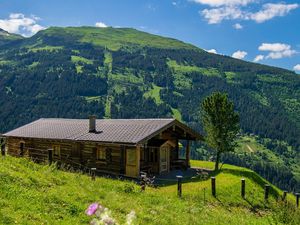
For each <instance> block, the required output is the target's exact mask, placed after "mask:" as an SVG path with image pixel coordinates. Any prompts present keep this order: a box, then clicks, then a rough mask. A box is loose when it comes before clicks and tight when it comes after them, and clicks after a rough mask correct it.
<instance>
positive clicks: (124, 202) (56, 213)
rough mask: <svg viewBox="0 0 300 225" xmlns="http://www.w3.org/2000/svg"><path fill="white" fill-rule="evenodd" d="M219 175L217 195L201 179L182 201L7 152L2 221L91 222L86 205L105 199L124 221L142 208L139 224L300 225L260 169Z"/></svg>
mask: <svg viewBox="0 0 300 225" xmlns="http://www.w3.org/2000/svg"><path fill="white" fill-rule="evenodd" d="M192 163H193V164H194V165H196V166H207V167H210V166H212V164H211V163H208V162H200V161H193V162H192ZM242 177H244V178H246V182H247V190H246V195H247V197H246V200H242V199H241V197H240V194H239V193H240V192H239V188H240V179H241V178H242ZM216 179H217V199H215V198H213V197H211V195H210V181H209V180H207V181H200V180H199V179H195V180H194V181H193V182H189V183H184V184H183V197H182V199H178V197H177V193H176V191H177V187H176V185H170V186H165V187H160V188H147V189H146V192H140V188H139V186H137V185H136V184H134V183H133V182H130V181H120V180H113V179H109V178H97V179H96V181H94V182H93V181H91V179H90V177H88V176H86V175H81V174H78V173H70V172H63V171H60V170H57V169H56V168H55V167H54V166H51V167H49V166H43V165H38V164H35V163H33V162H30V161H28V160H27V159H17V158H13V157H10V156H7V157H6V158H1V164H0V186H1V192H0V205H1V207H0V223H1V224H86V223H88V221H90V219H91V218H89V217H88V216H86V215H85V213H84V211H85V209H86V208H87V206H88V205H89V204H90V203H92V202H99V203H101V204H102V205H104V206H105V207H107V208H109V209H110V210H111V211H112V215H113V217H114V218H116V219H117V220H118V221H119V222H120V223H121V224H123V223H124V221H125V216H126V214H127V213H129V212H130V211H131V210H135V212H136V215H137V220H136V221H135V222H136V224H270V223H276V222H277V223H278V224H281V223H282V222H289V223H290V224H299V218H300V217H299V211H296V212H294V211H293V210H292V209H287V208H284V207H282V206H280V204H279V203H276V202H275V200H274V196H273V195H272V196H271V198H270V201H269V203H264V201H263V187H262V186H263V185H264V184H265V183H266V181H265V180H264V179H262V178H261V177H259V176H258V175H257V174H255V173H254V172H252V171H250V170H247V169H243V168H239V167H233V166H229V165H224V167H223V169H222V171H221V172H220V173H219V174H217V175H216ZM204 188H206V197H205V202H204V197H203V194H204V192H203V190H204ZM274 190H275V191H276V192H278V193H279V194H281V191H279V190H277V189H276V188H275V189H274ZM276 192H274V193H276ZM293 200H294V199H293ZM292 208H293V207H292ZM280 210H281V213H278V212H279V211H280ZM287 212H288V213H289V215H285V213H287Z"/></svg>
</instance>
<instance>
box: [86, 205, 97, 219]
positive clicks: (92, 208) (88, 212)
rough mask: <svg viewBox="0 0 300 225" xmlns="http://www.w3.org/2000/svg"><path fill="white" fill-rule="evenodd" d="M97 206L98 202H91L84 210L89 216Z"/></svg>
mask: <svg viewBox="0 0 300 225" xmlns="http://www.w3.org/2000/svg"><path fill="white" fill-rule="evenodd" d="M98 207H99V204H98V203H93V204H91V205H90V206H89V207H88V209H87V210H86V211H85V213H86V214H87V215H88V216H91V215H94V214H95V212H96V211H97V209H98Z"/></svg>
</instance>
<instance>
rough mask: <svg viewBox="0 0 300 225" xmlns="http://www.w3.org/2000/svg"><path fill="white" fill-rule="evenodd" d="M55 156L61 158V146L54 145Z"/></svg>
mask: <svg viewBox="0 0 300 225" xmlns="http://www.w3.org/2000/svg"><path fill="white" fill-rule="evenodd" d="M53 155H54V156H56V157H60V145H53Z"/></svg>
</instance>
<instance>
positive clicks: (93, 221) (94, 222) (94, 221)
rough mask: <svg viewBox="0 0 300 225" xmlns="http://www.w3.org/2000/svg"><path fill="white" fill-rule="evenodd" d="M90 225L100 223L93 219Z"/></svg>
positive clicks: (98, 224)
mask: <svg viewBox="0 0 300 225" xmlns="http://www.w3.org/2000/svg"><path fill="white" fill-rule="evenodd" d="M90 225H100V221H99V220H97V219H96V218H94V219H93V220H92V221H91V222H90Z"/></svg>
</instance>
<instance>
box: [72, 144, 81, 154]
mask: <svg viewBox="0 0 300 225" xmlns="http://www.w3.org/2000/svg"><path fill="white" fill-rule="evenodd" d="M80 147H81V146H80V143H75V144H74V145H73V146H72V151H71V156H72V157H80Z"/></svg>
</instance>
